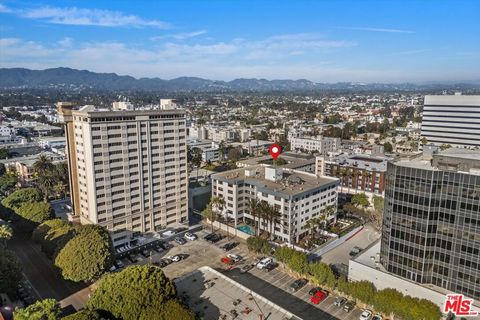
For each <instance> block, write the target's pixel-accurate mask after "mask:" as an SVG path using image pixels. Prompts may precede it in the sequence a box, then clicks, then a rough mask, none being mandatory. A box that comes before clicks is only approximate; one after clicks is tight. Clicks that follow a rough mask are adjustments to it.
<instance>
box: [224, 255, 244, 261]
mask: <svg viewBox="0 0 480 320" xmlns="http://www.w3.org/2000/svg"><path fill="white" fill-rule="evenodd" d="M227 257H228V258H230V259H232V261H233V262H235V263H236V262H238V261H240V260H242V256H240V255H238V254H233V253H229V254H227Z"/></svg>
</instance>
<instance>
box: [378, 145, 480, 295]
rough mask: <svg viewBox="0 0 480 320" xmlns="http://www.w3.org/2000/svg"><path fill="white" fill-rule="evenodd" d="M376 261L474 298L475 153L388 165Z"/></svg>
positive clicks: (478, 176) (479, 237)
mask: <svg viewBox="0 0 480 320" xmlns="http://www.w3.org/2000/svg"><path fill="white" fill-rule="evenodd" d="M380 261H381V263H382V264H383V266H384V267H385V269H386V270H387V271H388V272H391V273H393V274H396V275H398V276H400V277H403V278H406V279H409V280H411V281H415V282H417V283H422V284H432V285H434V286H437V287H439V288H443V289H446V290H448V291H453V292H456V293H462V294H464V295H466V296H468V297H471V298H474V299H476V300H479V299H480V152H478V151H476V152H474V151H470V152H468V150H464V149H449V150H447V151H444V152H439V153H437V154H435V153H434V154H433V156H432V157H431V159H429V160H428V159H427V160H410V161H398V162H395V163H389V164H388V169H387V176H386V190H385V210H384V221H383V231H382V243H381V260H380Z"/></svg>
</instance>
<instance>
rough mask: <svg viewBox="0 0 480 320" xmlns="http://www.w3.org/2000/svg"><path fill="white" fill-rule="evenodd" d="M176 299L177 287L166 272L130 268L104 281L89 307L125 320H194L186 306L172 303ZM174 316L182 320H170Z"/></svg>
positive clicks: (153, 267)
mask: <svg viewBox="0 0 480 320" xmlns="http://www.w3.org/2000/svg"><path fill="white" fill-rule="evenodd" d="M176 295H177V290H176V288H175V284H174V283H173V282H172V281H171V280H170V279H168V278H167V277H166V276H165V274H164V273H163V271H162V269H160V268H158V267H155V266H152V265H144V266H130V267H128V268H126V269H125V270H123V271H121V272H118V273H111V274H108V275H106V276H105V277H103V278H102V279H101V280H100V281H99V282H98V286H97V289H96V290H95V291H94V292H93V293H92V296H91V298H90V300H89V301H88V303H87V307H88V308H89V309H91V310H95V309H97V310H105V311H107V312H109V313H110V314H112V315H113V316H114V317H116V318H119V319H124V320H126V319H138V320H147V319H161V320H167V319H168V320H169V319H185V320H188V319H194V316H193V314H192V313H190V312H188V311H187V310H185V308H184V307H183V306H181V305H178V304H175V303H172V302H177V300H176V299H177V297H176ZM168 309H170V310H168ZM179 309H181V311H180V310H179ZM172 314H175V315H176V314H181V315H182V318H178V317H173V318H172V317H169V316H171V315H172Z"/></svg>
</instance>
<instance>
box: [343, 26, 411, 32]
mask: <svg viewBox="0 0 480 320" xmlns="http://www.w3.org/2000/svg"><path fill="white" fill-rule="evenodd" d="M340 29H348V30H357V31H371V32H387V33H415V31H412V30H402V29H388V28H370V27H352V28H340Z"/></svg>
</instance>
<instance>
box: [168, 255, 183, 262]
mask: <svg viewBox="0 0 480 320" xmlns="http://www.w3.org/2000/svg"><path fill="white" fill-rule="evenodd" d="M167 259H170V260H172V261H173V262H178V261H180V260H182V257H181V256H180V255H178V254H176V255H174V256H171V257H170V256H169V257H167Z"/></svg>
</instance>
